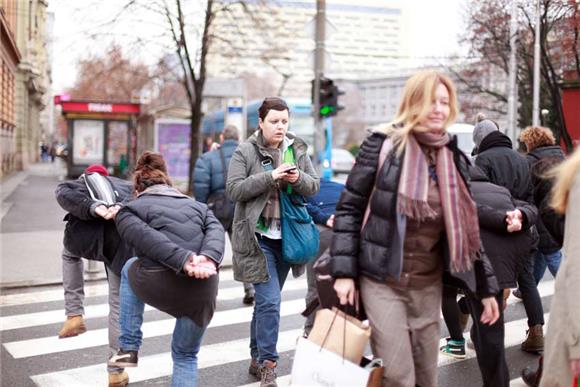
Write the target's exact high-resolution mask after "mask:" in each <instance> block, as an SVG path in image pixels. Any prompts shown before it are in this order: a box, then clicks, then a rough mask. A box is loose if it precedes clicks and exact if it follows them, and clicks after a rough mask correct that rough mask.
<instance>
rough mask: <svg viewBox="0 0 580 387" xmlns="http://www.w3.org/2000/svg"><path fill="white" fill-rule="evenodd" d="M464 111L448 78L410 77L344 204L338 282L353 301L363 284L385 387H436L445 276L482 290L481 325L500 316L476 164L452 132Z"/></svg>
mask: <svg viewBox="0 0 580 387" xmlns="http://www.w3.org/2000/svg"><path fill="white" fill-rule="evenodd" d="M456 116H457V100H456V92H455V87H454V85H453V83H452V82H451V80H450V79H449V78H448V77H447V76H445V75H443V74H441V73H438V72H435V71H422V72H419V73H417V74H415V75H413V76H412V77H411V78H409V79H408V80H407V83H406V85H405V89H404V90H403V96H402V99H401V102H400V104H399V109H398V111H397V116H396V117H395V120H394V121H393V122H392V123H390V124H386V125H384V126H382V127H380V128H379V129H377V130H376V131H375V132H374V133H372V134H371V135H370V136H369V137H367V138H366V139H365V141H364V142H363V144H362V146H361V148H360V152H359V154H358V156H357V159H356V163H355V165H354V167H353V169H352V171H351V173H350V175H349V176H348V180H347V181H346V187H345V190H344V192H343V194H342V196H341V199H340V201H339V203H338V205H337V208H336V213H335V219H334V229H333V230H334V233H333V238H332V244H331V250H330V251H331V256H332V260H331V271H332V275H333V277H335V278H336V281H335V284H334V289H335V290H336V293H337V295H338V297H339V299H340V303H341V304H343V305H344V304H347V303H348V304H351V305H353V304H354V301H355V300H354V298H355V281H357V282H358V285H359V286H360V296H361V300H362V303H363V306H364V310H365V312H366V314H367V316H368V319H369V322H370V325H371V328H372V333H371V348H372V351H373V355H374V356H375V357H377V358H382V359H383V363H384V366H385V368H384V373H383V386H392V387H398V386H405V387H414V386H416V385H419V386H422V387H433V386H436V385H437V355H438V353H439V336H440V329H439V314H440V306H441V291H442V285H443V281H444V280H445V282H446V283H447V284H456V285H457V286H461V287H462V288H465V289H468V291H471V292H473V293H476V292H477V293H476V294H477V296H478V299H479V301H480V306H479V307H480V310H481V321H482V323H483V324H489V325H491V324H494V323H495V322H496V321H497V319H498V317H499V311H498V306H497V302H496V300H495V298H494V297H495V295H496V294H497V293H498V292H499V288H498V286H497V281H496V279H495V277H494V275H493V271H492V269H491V265H490V263H489V261H488V260H487V257H485V253H484V252H483V251H482V250H481V241H480V238H479V227H478V224H477V222H474V221H473V220H474V219H477V208H476V205H475V203H474V201H473V199H472V198H471V194H470V192H469V188H468V185H467V184H468V183H467V182H468V180H469V176H468V173H467V165H468V162H467V160H466V157H465V156H464V155H463V153H462V152H461V151H460V150H459V148H458V147H457V143H456V142H455V141H450V137H449V135H448V133H447V131H446V128H447V127H448V126H449V125H450V124H451V123H452V122H453V121H454V120H455V117H456ZM383 146H385V147H386V149H388V152H387V155H386V158H385V161H384V163H383V165H379V158H380V157H381V152H382V151H383V149H385V148H383ZM367 215H368V216H367ZM364 219H367V221H366V223H365V225H364V227H363V221H364Z"/></svg>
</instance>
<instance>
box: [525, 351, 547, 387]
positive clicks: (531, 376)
mask: <svg viewBox="0 0 580 387" xmlns="http://www.w3.org/2000/svg"><path fill="white" fill-rule="evenodd" d="M543 359H544V357H543V356H542V357H540V360H539V361H538V370H537V371H534V370H532V368H530V367H526V368H524V369H523V370H522V380H523V381H524V383H526V384H527V385H528V386H530V387H538V386H539V385H540V379H541V378H542V362H543Z"/></svg>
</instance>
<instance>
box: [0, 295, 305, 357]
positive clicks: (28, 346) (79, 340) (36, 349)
mask: <svg viewBox="0 0 580 387" xmlns="http://www.w3.org/2000/svg"><path fill="white" fill-rule="evenodd" d="M252 310H253V309H252V308H248V307H244V308H237V309H231V310H225V311H219V312H216V313H215V314H214V316H213V318H212V320H211V322H210V324H209V327H208V328H216V327H221V326H227V325H232V324H240V323H246V322H247V323H249V322H250V321H251V319H252ZM302 310H304V300H303V299H302V298H300V299H297V300H292V301H284V302H282V305H281V311H280V315H281V316H282V317H285V316H290V315H295V314H299V313H300V312H302ZM174 325H175V319H173V318H170V319H164V320H158V321H150V322H146V323H144V324H143V327H142V330H143V337H144V338H150V337H157V336H164V335H170V334H172V333H173V327H174ZM107 344H108V329H107V328H103V329H96V330H89V331H87V332H86V333H83V334H82V335H79V336H76V337H70V338H67V339H59V338H58V337H57V336H56V335H55V336H50V337H42V338H37V339H29V340H22V341H13V342H8V343H4V348H6V350H7V351H8V352H9V353H10V355H12V357H13V358H15V359H21V358H26V357H31V356H40V355H48V354H51V353H59V352H66V351H74V350H78V349H83V348H91V347H97V346H100V345H107Z"/></svg>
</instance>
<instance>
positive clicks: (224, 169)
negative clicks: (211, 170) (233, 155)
mask: <svg viewBox="0 0 580 387" xmlns="http://www.w3.org/2000/svg"><path fill="white" fill-rule="evenodd" d="M218 151H219V152H220V161H221V162H222V171H223V172H224V187H225V186H226V183H227V181H228V169H227V168H226V159H225V157H224V152H223V150H222V148H219V149H218Z"/></svg>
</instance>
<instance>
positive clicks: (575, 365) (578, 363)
mask: <svg viewBox="0 0 580 387" xmlns="http://www.w3.org/2000/svg"><path fill="white" fill-rule="evenodd" d="M570 373H571V374H572V376H573V377H574V378H580V359H572V360H570Z"/></svg>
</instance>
